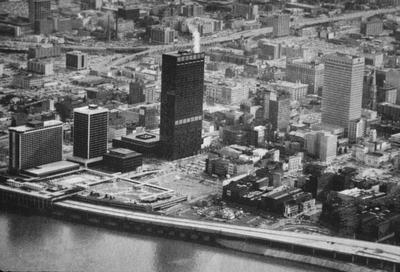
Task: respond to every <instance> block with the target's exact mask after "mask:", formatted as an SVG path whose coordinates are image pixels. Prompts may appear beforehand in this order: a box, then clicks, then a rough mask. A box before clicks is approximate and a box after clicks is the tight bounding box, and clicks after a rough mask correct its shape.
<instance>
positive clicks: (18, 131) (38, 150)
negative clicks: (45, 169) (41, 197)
mask: <svg viewBox="0 0 400 272" xmlns="http://www.w3.org/2000/svg"><path fill="white" fill-rule="evenodd" d="M62 138H63V128H62V122H60V121H55V120H51V121H45V122H42V121H31V122H29V123H27V124H26V125H23V126H17V127H10V128H9V146H10V151H9V167H8V169H9V172H11V173H19V172H20V171H21V170H25V169H29V168H32V167H36V166H39V165H43V164H47V163H52V162H57V161H61V160H62Z"/></svg>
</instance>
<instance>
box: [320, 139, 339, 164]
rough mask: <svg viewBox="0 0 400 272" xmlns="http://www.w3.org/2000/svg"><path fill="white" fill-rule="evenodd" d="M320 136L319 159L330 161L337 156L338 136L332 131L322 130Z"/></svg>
mask: <svg viewBox="0 0 400 272" xmlns="http://www.w3.org/2000/svg"><path fill="white" fill-rule="evenodd" d="M318 137H319V159H320V160H321V161H323V162H329V161H331V160H332V159H334V158H335V157H336V148H337V136H336V135H332V134H330V133H324V132H320V133H318Z"/></svg>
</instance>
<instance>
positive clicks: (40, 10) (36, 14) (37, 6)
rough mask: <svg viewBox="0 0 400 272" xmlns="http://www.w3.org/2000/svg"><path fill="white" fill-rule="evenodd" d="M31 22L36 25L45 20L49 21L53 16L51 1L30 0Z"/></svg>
mask: <svg viewBox="0 0 400 272" xmlns="http://www.w3.org/2000/svg"><path fill="white" fill-rule="evenodd" d="M28 10H29V22H31V23H35V22H36V21H40V20H43V19H47V17H49V16H50V15H51V1H50V0H29V2H28Z"/></svg>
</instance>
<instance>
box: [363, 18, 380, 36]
mask: <svg viewBox="0 0 400 272" xmlns="http://www.w3.org/2000/svg"><path fill="white" fill-rule="evenodd" d="M382 32H383V22H382V21H381V20H380V19H378V18H372V19H371V20H368V21H365V22H362V23H361V33H362V34H364V35H366V36H376V35H381V34H382Z"/></svg>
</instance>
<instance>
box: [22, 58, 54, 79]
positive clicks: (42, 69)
mask: <svg viewBox="0 0 400 272" xmlns="http://www.w3.org/2000/svg"><path fill="white" fill-rule="evenodd" d="M27 69H28V71H29V72H33V73H37V74H42V75H45V76H48V75H52V74H53V73H54V71H53V63H52V62H45V61H40V60H36V59H31V60H28V65H27Z"/></svg>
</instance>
